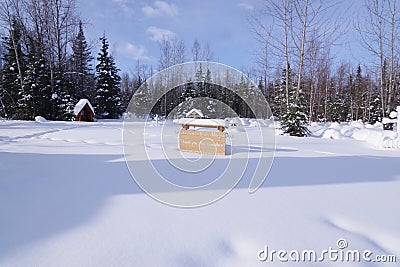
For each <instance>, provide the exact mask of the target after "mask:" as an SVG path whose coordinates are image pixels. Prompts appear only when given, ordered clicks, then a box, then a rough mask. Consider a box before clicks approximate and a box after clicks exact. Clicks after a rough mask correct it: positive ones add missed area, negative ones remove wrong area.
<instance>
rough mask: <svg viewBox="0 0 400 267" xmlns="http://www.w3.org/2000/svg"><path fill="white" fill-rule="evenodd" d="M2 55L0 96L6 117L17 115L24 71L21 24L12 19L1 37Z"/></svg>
mask: <svg viewBox="0 0 400 267" xmlns="http://www.w3.org/2000/svg"><path fill="white" fill-rule="evenodd" d="M2 39H3V40H2V42H3V46H4V47H3V49H4V55H3V57H2V60H3V69H2V74H3V75H2V80H1V85H2V90H1V95H0V97H1V98H2V104H3V105H4V109H5V111H4V114H6V115H7V116H8V117H11V118H12V117H15V116H17V112H18V99H19V97H20V96H19V94H20V92H21V90H22V89H23V88H22V79H23V76H24V72H25V54H24V53H23V49H22V25H21V24H20V23H19V22H18V21H17V20H16V19H14V20H13V21H12V25H11V29H10V30H9V35H8V36H7V37H3V38H2Z"/></svg>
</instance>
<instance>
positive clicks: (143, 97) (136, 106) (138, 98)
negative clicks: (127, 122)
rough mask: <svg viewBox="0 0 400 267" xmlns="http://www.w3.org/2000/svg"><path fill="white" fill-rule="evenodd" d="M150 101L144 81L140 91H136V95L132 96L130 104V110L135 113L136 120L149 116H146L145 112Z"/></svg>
mask: <svg viewBox="0 0 400 267" xmlns="http://www.w3.org/2000/svg"><path fill="white" fill-rule="evenodd" d="M150 101H151V99H150V92H149V89H148V86H147V82H146V81H144V82H143V84H142V85H141V87H140V89H139V90H138V91H136V93H135V94H134V95H133V98H132V103H131V105H133V106H132V108H133V110H134V111H135V113H136V114H135V115H136V116H137V117H138V118H144V117H145V116H146V115H149V114H146V112H147V111H148V110H147V108H148V106H149V104H150Z"/></svg>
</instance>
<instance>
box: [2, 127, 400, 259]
mask: <svg viewBox="0 0 400 267" xmlns="http://www.w3.org/2000/svg"><path fill="white" fill-rule="evenodd" d="M138 123H140V122H138ZM251 126H255V125H254V122H253V123H251V122H250V123H249V125H248V126H246V129H247V130H248V133H249V136H250V138H251V136H252V134H253V135H254V134H256V133H257V132H256V131H255V129H256V128H257V127H251ZM122 127H123V125H122V122H120V121H103V122H96V123H84V122H50V121H49V122H45V121H43V122H21V121H0V266H280V265H283V266H285V265H286V266H310V265H314V264H315V265H318V266H338V265H340V266H341V265H344V266H398V264H399V262H400V212H399V203H400V201H399V200H400V165H399V164H400V163H399V162H400V147H392V148H383V145H382V144H383V142H385V141H387V140H393V139H394V138H396V136H397V135H396V133H395V132H390V133H389V132H386V133H383V132H382V131H381V130H380V126H379V125H377V126H376V127H374V126H365V125H362V124H360V123H358V122H353V123H348V124H340V125H339V124H313V125H312V127H310V129H311V131H312V132H313V136H312V137H307V138H294V137H288V136H277V137H276V154H275V160H274V163H273V165H272V168H271V171H270V173H269V175H268V177H267V179H266V181H265V182H264V184H263V185H262V187H261V188H260V189H259V190H258V191H257V192H256V193H254V194H249V193H248V185H249V182H250V179H251V177H248V176H246V174H245V176H244V177H243V179H242V181H241V182H240V183H239V184H238V186H237V187H236V188H235V189H234V190H233V191H232V192H231V193H230V194H228V195H227V196H226V197H224V198H223V199H221V200H220V201H218V202H216V203H214V204H211V205H208V206H205V207H202V208H196V209H180V208H173V207H169V206H166V205H164V204H161V203H159V202H157V201H155V200H153V199H152V198H150V197H149V196H147V195H146V194H145V193H143V192H142V191H141V190H140V188H139V187H138V186H137V185H136V184H135V182H134V180H133V179H132V178H131V175H130V173H129V171H128V168H127V166H126V164H125V162H124V155H123V146H122ZM158 127H161V126H158ZM153 128H154V131H157V126H154V127H153ZM149 131H151V128H150V130H149ZM139 140H141V136H138V142H139ZM151 148H152V147H151V146H150V149H151ZM239 153H240V152H239ZM250 153H252V152H250ZM254 153H256V152H254ZM339 239H345V240H346V241H347V243H348V247H347V248H346V249H350V250H359V251H361V252H363V251H365V250H370V251H371V252H372V253H373V254H372V255H371V256H370V258H372V259H375V258H374V257H375V256H377V255H396V257H397V259H396V260H397V263H376V262H360V263H356V262H351V263H343V262H340V261H336V262H334V261H331V260H329V257H328V256H326V258H325V260H324V261H323V262H319V263H310V262H307V261H301V262H292V261H291V260H290V259H289V262H286V263H281V262H280V261H279V260H278V259H277V255H274V259H273V262H271V261H270V260H271V259H270V258H269V259H267V261H266V262H262V261H260V260H259V259H258V256H265V255H264V254H263V253H261V254H260V253H259V252H260V250H265V246H268V249H269V251H271V250H276V251H279V250H285V251H287V252H288V253H289V252H290V251H292V250H298V251H300V252H302V251H303V250H315V251H316V252H317V253H320V252H322V251H323V250H329V248H332V249H336V250H340V249H338V246H337V241H338V240H339ZM346 249H343V250H340V251H345V250H346ZM258 254H260V255H258ZM286 258H289V256H288V255H286Z"/></svg>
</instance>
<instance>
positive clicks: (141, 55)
mask: <svg viewBox="0 0 400 267" xmlns="http://www.w3.org/2000/svg"><path fill="white" fill-rule="evenodd" d="M122 52H123V53H124V54H126V55H128V56H129V57H130V58H132V59H134V60H149V59H150V58H149V57H148V56H147V50H146V48H145V47H144V46H142V45H139V46H137V45H134V44H132V43H127V44H126V45H125V46H124V47H123V48H122Z"/></svg>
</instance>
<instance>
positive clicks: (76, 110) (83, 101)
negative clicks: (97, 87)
mask: <svg viewBox="0 0 400 267" xmlns="http://www.w3.org/2000/svg"><path fill="white" fill-rule="evenodd" d="M86 104H88V106H89V108H90V109H91V110H92V112H93V114H94V109H93V107H92V104H90V102H89V100H87V99H81V100H79V102H78V104H76V105H75V107H74V115H75V116H76V115H78V114H79V112H80V111H81V110H82V109H83V107H84V106H85V105H86Z"/></svg>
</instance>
